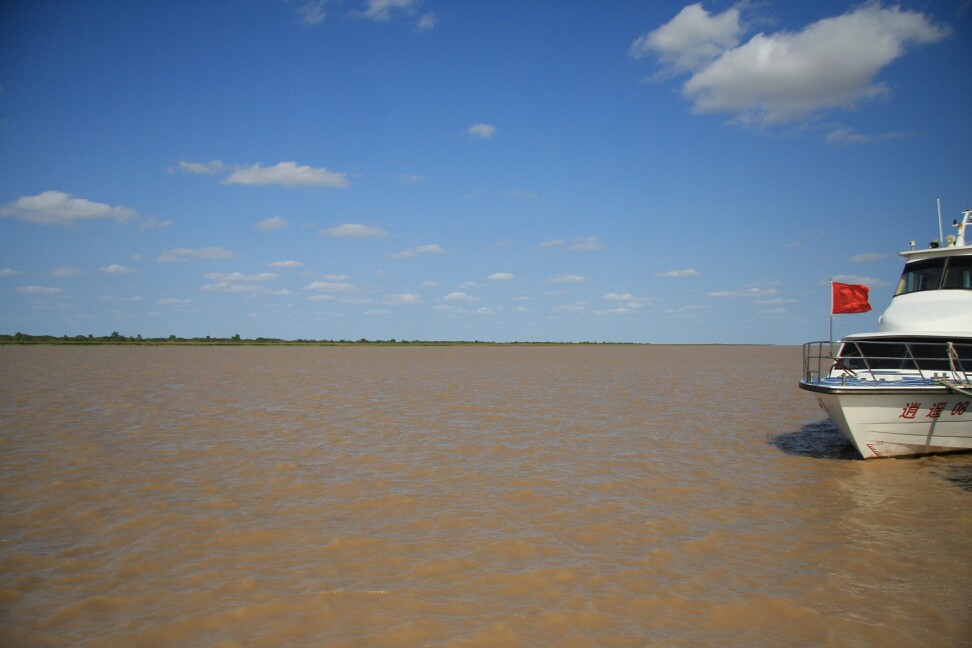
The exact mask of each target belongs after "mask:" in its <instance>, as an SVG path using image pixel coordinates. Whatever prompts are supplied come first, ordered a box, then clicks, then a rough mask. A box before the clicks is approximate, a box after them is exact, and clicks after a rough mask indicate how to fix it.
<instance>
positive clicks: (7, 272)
mask: <svg viewBox="0 0 972 648" xmlns="http://www.w3.org/2000/svg"><path fill="white" fill-rule="evenodd" d="M56 269H57V268H55V270H56ZM19 274H21V272H20V271H19V270H14V269H13V268H3V269H2V270H0V277H16V276H17V275H19ZM52 274H53V272H52Z"/></svg>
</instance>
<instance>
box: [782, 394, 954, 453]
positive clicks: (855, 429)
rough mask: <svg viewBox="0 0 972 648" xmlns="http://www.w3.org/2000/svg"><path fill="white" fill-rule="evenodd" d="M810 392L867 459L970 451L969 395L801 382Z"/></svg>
mask: <svg viewBox="0 0 972 648" xmlns="http://www.w3.org/2000/svg"><path fill="white" fill-rule="evenodd" d="M800 387H801V388H802V389H805V390H807V391H811V392H814V394H815V395H816V397H817V400H818V402H819V403H820V406H821V407H822V408H823V409H824V410H826V411H827V413H828V414H829V415H830V418H831V419H832V420H833V421H834V423H835V424H836V425H837V428H838V429H839V430H840V432H841V433H842V434H843V435H844V436H845V437H846V438H847V440H848V441H850V442H851V443H852V444H853V445H854V447H855V448H857V451H858V452H860V454H861V456H862V457H864V458H865V459H874V458H878V457H903V456H910V455H922V454H937V453H943V452H961V451H968V450H972V397H969V396H967V395H964V394H961V393H956V392H954V391H950V390H948V389H946V388H944V387H925V388H904V387H898V388H895V387H891V388H888V387H856V388H855V387H846V386H842V385H827V384H822V383H821V382H820V381H816V382H808V381H804V382H801V383H800Z"/></svg>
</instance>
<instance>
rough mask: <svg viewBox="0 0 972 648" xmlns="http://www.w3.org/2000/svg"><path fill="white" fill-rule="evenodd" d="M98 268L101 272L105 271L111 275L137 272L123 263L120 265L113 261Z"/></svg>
mask: <svg viewBox="0 0 972 648" xmlns="http://www.w3.org/2000/svg"><path fill="white" fill-rule="evenodd" d="M98 270H100V271H101V272H103V273H105V274H110V275H123V274H132V273H133V272H135V271H134V270H132V269H131V268H127V267H125V266H123V265H119V264H117V263H112V264H111V265H106V266H104V267H101V268H98Z"/></svg>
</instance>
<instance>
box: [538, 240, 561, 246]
mask: <svg viewBox="0 0 972 648" xmlns="http://www.w3.org/2000/svg"><path fill="white" fill-rule="evenodd" d="M563 244H564V241H563V239H553V240H552V241H544V242H543V243H541V244H540V247H558V246H560V245H563Z"/></svg>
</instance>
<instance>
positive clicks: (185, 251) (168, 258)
mask: <svg viewBox="0 0 972 648" xmlns="http://www.w3.org/2000/svg"><path fill="white" fill-rule="evenodd" d="M233 256H234V254H233V253H232V252H230V251H229V250H224V249H223V248H218V247H204V248H196V249H193V248H175V249H172V250H166V251H165V252H163V253H162V254H160V255H159V258H158V261H159V263H176V262H177V261H185V260H187V259H232V258H233Z"/></svg>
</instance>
